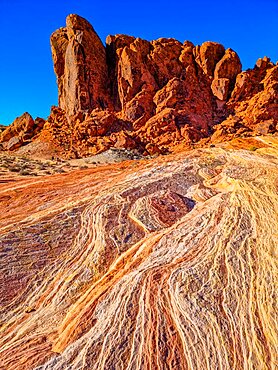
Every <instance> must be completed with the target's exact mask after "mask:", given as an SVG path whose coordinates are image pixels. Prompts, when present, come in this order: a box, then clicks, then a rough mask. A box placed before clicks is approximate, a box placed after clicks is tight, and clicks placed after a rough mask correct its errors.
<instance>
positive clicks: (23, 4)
mask: <svg viewBox="0 0 278 370" xmlns="http://www.w3.org/2000/svg"><path fill="white" fill-rule="evenodd" d="M70 13H77V14H79V15H81V16H83V17H84V18H86V19H88V20H89V21H90V22H91V23H92V25H93V26H94V28H95V30H96V31H97V32H98V34H99V35H100V37H101V39H102V40H103V41H105V38H106V36H107V35H108V34H116V33H124V34H129V35H133V36H137V37H141V38H145V39H147V40H152V39H156V38H158V37H174V38H176V39H178V40H180V41H182V42H183V41H184V40H190V41H192V42H193V43H194V44H201V43H202V42H204V41H217V42H220V43H222V44H223V45H224V46H225V47H231V48H233V49H234V50H235V51H237V53H238V54H239V56H240V58H241V60H242V63H243V68H244V69H247V68H251V67H253V66H254V64H255V62H256V60H257V59H258V58H259V57H263V56H264V55H267V56H269V57H270V58H271V59H272V60H273V61H274V62H276V61H277V60H278V0H233V1H227V0H210V1H205V0H198V1H197V0H196V1H194V0H190V1H187V0H185V1H177V0H167V1H165V0H160V1H158V0H156V1H150V0H149V1H147V0H140V1H136V0H134V1H132V0H129V1H126V0H124V1H115V0H114V1H112V0H108V1H101V0H97V1H94V0H0V16H1V17H0V19H1V21H0V34H1V46H0V47H1V49H0V50H1V54H0V73H1V79H0V81H1V84H0V123H2V124H10V123H11V122H12V121H13V120H14V118H15V117H16V116H19V115H21V114H22V113H24V112H25V111H28V112H29V113H30V114H31V115H33V116H34V117H37V116H40V117H44V118H46V117H47V116H48V114H49V112H50V106H51V105H55V104H57V87H56V78H55V75H54V72H53V66H52V60H51V52H50V46H49V37H50V35H51V33H52V32H53V31H54V30H56V29H57V28H59V27H62V26H64V25H65V17H66V16H67V15H68V14H70Z"/></svg>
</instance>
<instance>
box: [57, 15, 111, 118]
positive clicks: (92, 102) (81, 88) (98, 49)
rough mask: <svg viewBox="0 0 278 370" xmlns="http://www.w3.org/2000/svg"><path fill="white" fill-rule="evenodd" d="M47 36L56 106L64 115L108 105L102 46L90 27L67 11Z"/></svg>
mask: <svg viewBox="0 0 278 370" xmlns="http://www.w3.org/2000/svg"><path fill="white" fill-rule="evenodd" d="M66 25H67V27H66V28H61V29H59V30H58V31H56V32H54V33H53V34H52V36H51V46H52V55H53V60H54V69H55V73H56V75H57V80H58V88H59V105H60V107H61V108H62V109H64V110H65V112H66V113H67V115H73V114H75V113H77V112H80V111H91V110H92V109H94V108H99V107H100V108H106V107H108V106H109V95H108V94H107V88H108V67H107V64H106V52H105V48H104V46H103V44H102V42H101V40H100V38H99V37H98V35H97V34H96V32H95V31H94V29H93V27H92V26H91V25H90V24H89V23H88V22H87V21H86V20H85V19H84V18H81V17H79V16H77V15H74V14H71V15H69V16H68V17H67V21H66Z"/></svg>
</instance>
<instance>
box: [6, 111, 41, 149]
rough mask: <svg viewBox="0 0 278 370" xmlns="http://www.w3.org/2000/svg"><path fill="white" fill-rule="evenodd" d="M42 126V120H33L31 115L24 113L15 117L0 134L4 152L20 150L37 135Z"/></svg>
mask: <svg viewBox="0 0 278 370" xmlns="http://www.w3.org/2000/svg"><path fill="white" fill-rule="evenodd" d="M44 124H45V120H44V119H43V118H36V119H35V120H33V118H32V117H31V115H30V114H29V113H27V112H25V113H23V115H22V116H20V117H17V118H16V119H15V120H14V122H13V123H12V124H11V125H10V126H8V127H6V128H5V129H3V130H2V132H0V143H1V144H2V146H3V148H4V149H6V150H15V149H17V148H20V147H21V146H22V145H26V144H27V143H28V142H30V140H31V139H32V138H34V137H35V136H36V135H38V134H39V133H40V132H41V130H42V128H43V126H44Z"/></svg>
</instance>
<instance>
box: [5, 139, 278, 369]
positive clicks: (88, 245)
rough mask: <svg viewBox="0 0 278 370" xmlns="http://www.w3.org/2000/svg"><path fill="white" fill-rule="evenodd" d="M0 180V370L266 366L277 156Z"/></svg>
mask: <svg viewBox="0 0 278 370" xmlns="http://www.w3.org/2000/svg"><path fill="white" fill-rule="evenodd" d="M256 140H257V147H260V146H262V148H261V149H257V150H254V149H250V150H232V149H231V150H224V149H219V148H210V149H202V150H201V149H199V150H194V151H192V152H190V153H188V154H181V153H180V154H175V155H173V154H172V155H169V156H160V157H158V158H156V159H152V160H138V161H127V162H122V163H120V164H114V165H106V166H100V167H97V168H94V169H85V170H81V171H80V170H78V171H73V172H71V173H68V174H56V175H52V176H44V177H32V176H31V177H26V178H23V177H19V178H17V179H16V178H14V177H11V178H10V179H8V178H6V180H5V181H4V182H3V183H1V184H0V202H1V213H0V253H1V265H0V273H1V275H0V288H1V293H0V300H1V316H0V317H1V326H0V368H1V369H3V370H4V369H5V370H30V369H37V370H43V369H51V370H54V369H59V370H62V369H78V370H80V369H90V370H93V369H95V370H104V369H105V370H111V369H115V370H127V369H129V370H131V369H132V370H144V369H173V370H174V369H175V370H177V369H179V370H182V369H188V370H189V369H190V370H191V369H192V370H193V369H194V370H211V369H223V370H231V369H235V370H239V369H250V370H251V369H262V370H263V369H265V370H274V369H275V368H276V367H275V366H276V365H275V364H277V362H276V361H277V358H276V357H275V356H276V355H277V312H278V311H277V297H276V294H277V259H275V257H277V256H276V253H277V252H276V250H277V242H278V240H277V238H278V227H277V225H278V213H277V202H278V196H277V194H278V193H277V190H278V189H277V187H278V182H277V178H278V177H277V175H278V166H277V165H278V162H277V153H278V152H277V146H278V141H277V139H275V138H271V137H266V138H262V139H259V138H258V139H256Z"/></svg>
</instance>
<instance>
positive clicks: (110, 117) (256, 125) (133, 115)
mask: <svg viewBox="0 0 278 370" xmlns="http://www.w3.org/2000/svg"><path fill="white" fill-rule="evenodd" d="M51 45H52V54H53V61H54V69H55V73H56V75H57V82H58V90H59V108H53V110H52V112H51V115H50V117H49V118H48V120H47V124H46V125H45V126H44V129H43V130H42V132H41V134H40V137H39V138H38V139H37V140H48V141H51V142H52V143H53V144H54V145H55V146H56V147H57V148H59V150H60V152H61V153H63V154H64V155H66V156H68V157H76V156H77V157H80V156H86V155H90V154H94V153H98V152H101V151H103V150H105V149H107V148H109V147H124V148H133V147H135V146H137V147H138V148H140V150H141V151H142V152H145V153H149V154H154V153H168V152H171V151H176V150H177V148H179V150H181V149H182V148H188V147H190V146H192V144H196V143H198V142H199V144H198V145H205V142H206V143H213V142H214V141H216V142H218V141H225V140H229V139H231V138H234V137H237V136H241V135H249V136H252V135H257V134H267V133H273V132H276V131H277V122H278V98H277V94H278V73H277V68H278V67H277V66H275V65H274V64H273V63H272V62H270V60H269V59H268V58H266V57H265V58H263V59H259V60H258V62H257V64H256V66H255V68H254V69H252V70H248V71H245V72H241V62H240V60H239V57H238V55H237V54H236V52H235V51H233V50H232V49H227V50H225V48H224V47H223V46H222V45H220V44H218V43H215V42H205V43H204V44H202V45H201V46H198V45H197V46H194V45H193V44H192V43H191V42H189V41H185V42H184V43H183V44H182V43H181V42H179V41H177V40H174V39H166V38H161V39H158V40H155V41H151V42H149V41H146V40H142V39H140V38H134V37H131V36H125V35H116V36H108V37H107V40H106V47H104V45H103V44H102V43H101V41H100V39H99V37H98V36H97V34H96V33H95V31H94V29H93V28H92V26H91V25H90V24H89V23H88V22H87V21H86V20H85V19H83V18H81V17H79V16H77V15H69V16H68V18H67V22H66V27H65V28H61V29H59V30H57V31H56V32H54V33H53V35H52V36H51ZM8 130H9V129H8ZM35 134H36V133H35ZM5 137H7V135H6V134H5V132H4V136H3V135H2V139H1V140H0V141H2V142H4V147H5V148H7V149H15V148H16V147H18V146H20V145H22V140H21V139H19V138H16V139H13V140H12V141H14V143H10V145H9V144H7V141H6V139H5ZM201 139H206V141H204V140H203V141H200V140H201Z"/></svg>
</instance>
